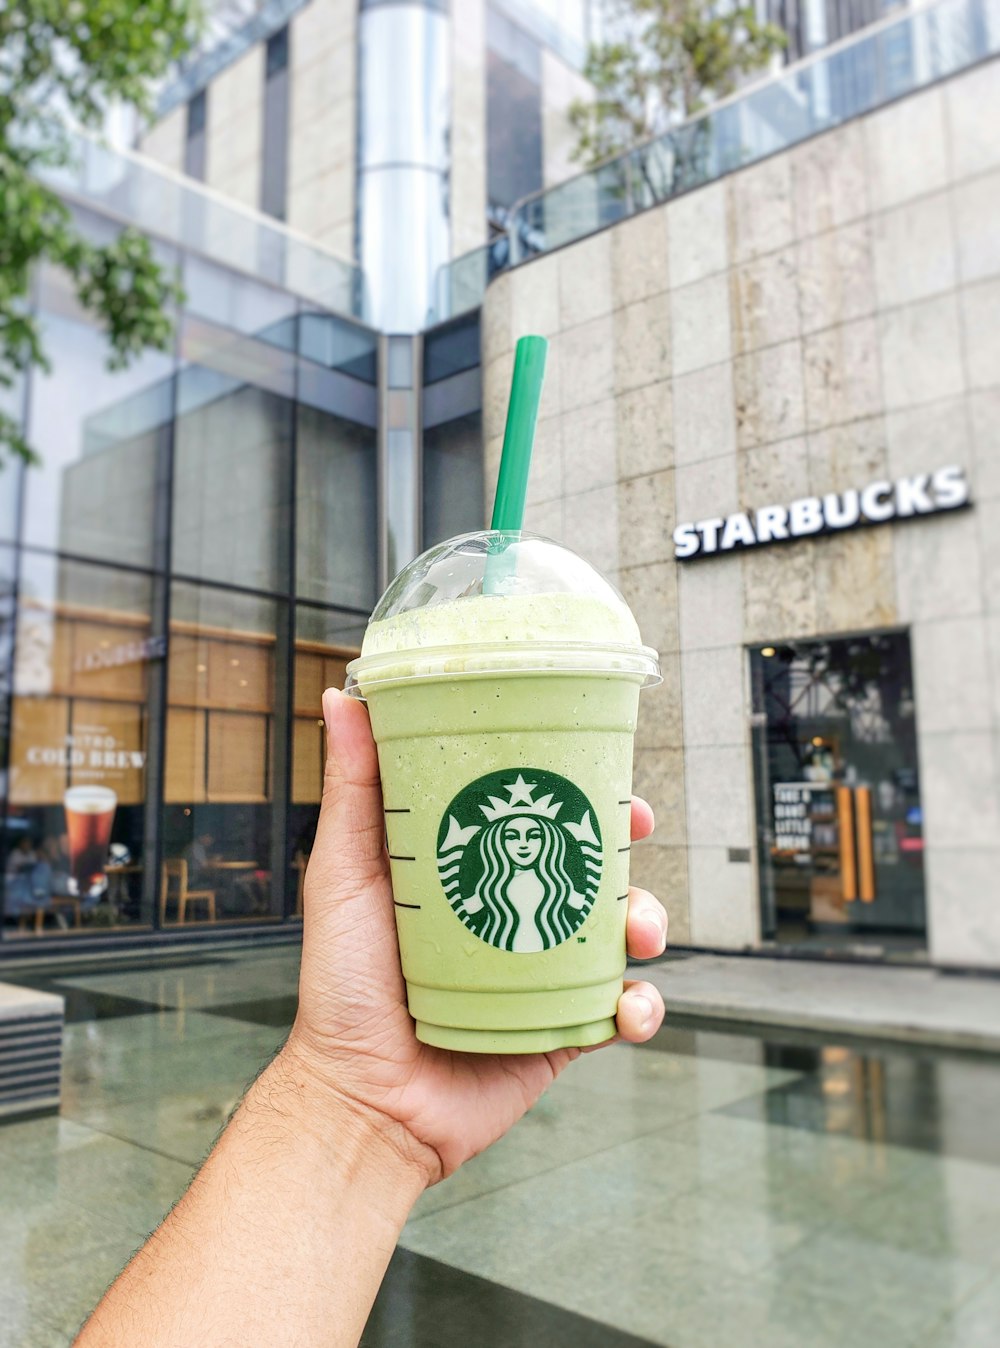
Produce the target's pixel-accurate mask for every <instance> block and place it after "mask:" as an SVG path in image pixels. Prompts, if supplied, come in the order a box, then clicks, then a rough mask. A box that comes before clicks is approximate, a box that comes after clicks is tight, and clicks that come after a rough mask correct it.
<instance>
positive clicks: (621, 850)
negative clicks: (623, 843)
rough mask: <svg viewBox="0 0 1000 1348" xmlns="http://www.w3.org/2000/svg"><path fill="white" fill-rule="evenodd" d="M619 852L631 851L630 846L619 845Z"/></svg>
mask: <svg viewBox="0 0 1000 1348" xmlns="http://www.w3.org/2000/svg"><path fill="white" fill-rule="evenodd" d="M618 850H619V852H631V850H632V849H631V847H619V849H618Z"/></svg>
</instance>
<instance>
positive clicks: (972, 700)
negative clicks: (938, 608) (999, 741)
mask: <svg viewBox="0 0 1000 1348" xmlns="http://www.w3.org/2000/svg"><path fill="white" fill-rule="evenodd" d="M910 642H911V646H912V651H913V680H914V689H915V693H916V699H917V715H918V717H919V722H918V724H919V726H920V731H921V733H922V734H937V733H942V732H947V731H951V730H985V731H988V730H990V729H991V728H992V726H993V711H994V707H993V691H994V684H993V672H992V669H991V662H990V658H989V652H988V649H987V635H986V629H985V626H984V624H983V621H982V619H981V618H979V617H975V618H946V619H942V620H940V621H938V622H926V623H914V625H913V627H912V628H911V629H910Z"/></svg>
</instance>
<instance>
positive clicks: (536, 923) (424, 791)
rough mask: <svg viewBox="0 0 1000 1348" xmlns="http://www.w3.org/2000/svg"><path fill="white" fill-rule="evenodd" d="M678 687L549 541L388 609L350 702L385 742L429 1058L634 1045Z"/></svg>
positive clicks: (484, 541) (447, 567)
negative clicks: (613, 1041) (643, 773)
mask: <svg viewBox="0 0 1000 1348" xmlns="http://www.w3.org/2000/svg"><path fill="white" fill-rule="evenodd" d="M487 570H488V571H489V578H488V583H487V584H486V585H485V586H484V580H485V579H486V578H487ZM659 681H660V677H659V665H658V661H657V656H656V653H655V652H654V651H652V650H650V649H649V648H648V647H644V646H643V645H642V644H641V640H640V637H639V632H638V628H637V627H636V624H635V620H634V619H633V617H632V615H631V613H630V611H629V609H628V606H627V605H626V603H625V601H624V600H623V599H622V597H621V595H620V594H619V593H618V592H617V590H615V588H614V587H613V586H612V585H611V584H610V582H609V581H607V580H606V579H605V578H604V577H603V576H601V575H600V574H599V572H597V571H596V570H595V569H594V568H593V567H592V566H590V565H589V563H587V562H585V561H583V560H582V559H581V558H580V557H578V556H576V554H575V553H573V552H571V551H570V550H569V549H567V548H564V547H561V546H560V545H559V544H557V543H553V542H551V541H550V540H548V539H544V538H539V537H537V536H535V535H533V534H528V533H517V534H499V533H494V532H483V533H474V534H465V535H462V536H461V537H458V538H453V539H451V540H449V541H448V542H447V543H442V544H440V545H439V546H437V547H435V548H432V549H430V550H429V551H428V552H425V553H424V554H423V556H421V557H419V558H417V560H416V561H415V562H413V563H411V565H410V566H408V567H407V568H406V569H405V570H404V571H403V572H401V573H400V575H399V576H397V577H396V579H395V580H394V581H393V583H392V585H391V586H390V587H389V589H388V590H387V591H386V593H385V595H384V596H383V597H382V599H381V600H380V602H379V603H378V605H377V606H376V608H375V611H374V613H373V614H372V618H371V622H370V624H369V627H368V630H367V633H366V635H365V640H364V644H363V646H362V654H361V657H360V658H359V659H357V660H355V661H353V662H352V663H351V664H350V665H349V666H348V681H347V691H348V692H349V693H351V694H352V695H354V696H361V697H363V698H364V699H365V700H366V701H367V704H368V710H369V713H370V716H371V723H372V731H373V733H374V737H375V741H376V744H377V746H378V756H379V770H380V775H381V779H382V795H383V803H384V807H385V824H386V837H387V843H388V851H389V859H390V865H391V869H392V887H393V895H394V902H395V908H396V924H397V930H398V933H399V946H400V953H401V957H402V966H403V974H404V977H405V979H406V986H407V999H408V1004H409V1009H410V1013H411V1015H412V1016H413V1018H414V1020H415V1021H416V1032H417V1037H418V1038H419V1039H420V1040H422V1041H423V1042H424V1043H427V1044H435V1045H438V1046H439V1047H442V1048H448V1049H459V1050H464V1051H467V1052H474V1053H534V1052H541V1051H547V1050H550V1049H554V1048H559V1047H563V1046H569V1045H581V1046H583V1045H588V1044H596V1043H600V1042H602V1041H603V1040H605V1039H608V1038H610V1037H611V1036H612V1035H613V1034H614V1032H615V1026H614V1016H615V1010H616V1007H617V1002H618V998H619V996H620V995H621V991H622V977H623V974H624V970H625V917H626V909H627V902H626V900H627V896H628V871H629V848H630V803H631V786H632V741H633V736H634V733H635V724H636V716H637V711H638V701H639V692H640V690H641V688H642V687H643V686H644V685H649V684H652V683H658V682H659Z"/></svg>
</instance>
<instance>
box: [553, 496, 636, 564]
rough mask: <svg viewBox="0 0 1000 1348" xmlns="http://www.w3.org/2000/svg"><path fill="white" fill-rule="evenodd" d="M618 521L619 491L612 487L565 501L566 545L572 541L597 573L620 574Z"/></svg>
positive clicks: (620, 541)
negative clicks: (614, 572)
mask: <svg viewBox="0 0 1000 1348" xmlns="http://www.w3.org/2000/svg"><path fill="white" fill-rule="evenodd" d="M625 518H626V519H627V518H628V516H625ZM619 519H620V516H619V509H618V489H617V488H616V487H615V486H613V485H612V486H609V487H596V488H594V490H593V491H586V492H581V493H580V495H579V496H567V497H566V500H565V503H564V515H563V528H564V530H565V533H566V537H567V541H568V540H569V539H570V538H572V539H573V543H572V546H573V547H574V548H576V550H577V551H578V552H579V553H580V555H581V557H586V559H587V561H588V562H591V563H592V564H593V565H594V566H596V567H597V569H598V571H603V572H605V573H607V572H611V571H617V570H618V567H619V566H621V565H623V553H622V546H623V540H622V539H621V538H620V529H619Z"/></svg>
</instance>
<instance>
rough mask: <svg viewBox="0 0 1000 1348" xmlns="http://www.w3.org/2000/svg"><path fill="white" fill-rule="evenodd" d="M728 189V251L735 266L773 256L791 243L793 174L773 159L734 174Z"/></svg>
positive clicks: (785, 161)
mask: <svg viewBox="0 0 1000 1348" xmlns="http://www.w3.org/2000/svg"><path fill="white" fill-rule="evenodd" d="M727 181H728V185H729V238H730V251H731V254H732V259H733V261H734V262H735V263H737V264H739V263H741V262H749V261H750V259H751V258H755V257H759V256H760V255H761V254H762V253H773V252H775V251H776V250H777V249H778V248H785V247H786V246H787V245H788V244H789V243H791V241H792V233H793V231H792V174H791V164H790V162H789V157H788V156H787V155H776V156H775V157H774V158H773V159H767V160H765V161H764V162H763V163H762V164H756V165H754V167H753V168H748V169H743V170H741V171H740V172H739V173H735V174H733V176H732V177H731V178H729V179H728V180H727Z"/></svg>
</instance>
